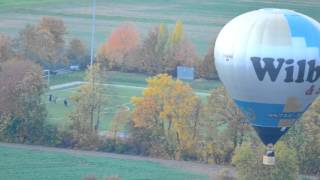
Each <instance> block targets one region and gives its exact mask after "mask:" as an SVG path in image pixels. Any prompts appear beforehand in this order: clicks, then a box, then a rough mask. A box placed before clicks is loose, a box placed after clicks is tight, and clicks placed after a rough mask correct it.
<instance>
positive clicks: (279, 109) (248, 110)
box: [235, 100, 302, 127]
mask: <svg viewBox="0 0 320 180" xmlns="http://www.w3.org/2000/svg"><path fill="white" fill-rule="evenodd" d="M235 102H236V104H237V106H238V107H239V108H240V109H241V110H242V112H243V113H244V114H245V115H246V117H247V118H248V121H249V122H250V124H252V125H255V126H265V127H279V123H280V120H282V119H288V120H292V119H298V118H299V117H300V116H301V115H302V113H301V112H283V110H284V107H285V105H284V104H267V103H256V102H246V101H239V100H235Z"/></svg>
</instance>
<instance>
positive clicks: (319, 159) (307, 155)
mask: <svg viewBox="0 0 320 180" xmlns="http://www.w3.org/2000/svg"><path fill="white" fill-rule="evenodd" d="M319 108H320V100H319V99H316V100H315V102H314V103H313V104H312V105H311V106H310V107H309V109H308V110H307V111H306V112H305V113H304V115H303V116H302V118H301V119H300V121H299V122H297V123H296V124H295V126H294V127H293V128H291V129H290V130H289V131H288V133H287V134H286V135H285V137H284V141H285V142H287V144H288V145H289V146H290V147H292V148H294V149H296V151H297V157H298V160H299V166H300V170H301V173H304V174H313V175H317V176H320V123H319V122H320V121H319V119H320V113H319Z"/></svg>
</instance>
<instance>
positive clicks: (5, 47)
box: [0, 34, 14, 63]
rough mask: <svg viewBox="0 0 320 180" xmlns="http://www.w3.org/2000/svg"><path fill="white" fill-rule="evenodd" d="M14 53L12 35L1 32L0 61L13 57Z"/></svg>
mask: <svg viewBox="0 0 320 180" xmlns="http://www.w3.org/2000/svg"><path fill="white" fill-rule="evenodd" d="M13 55H14V52H13V49H12V40H11V39H10V37H8V36H6V35H4V34H0V63H1V62H4V61H6V60H8V59H10V58H12V57H13Z"/></svg>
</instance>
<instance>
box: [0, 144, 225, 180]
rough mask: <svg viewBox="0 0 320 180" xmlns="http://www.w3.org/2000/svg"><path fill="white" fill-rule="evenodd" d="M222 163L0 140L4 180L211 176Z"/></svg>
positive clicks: (1, 170) (1, 169)
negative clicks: (17, 143)
mask: <svg viewBox="0 0 320 180" xmlns="http://www.w3.org/2000/svg"><path fill="white" fill-rule="evenodd" d="M221 169H222V167H221V166H216V165H204V164H199V163H192V162H180V161H170V160H160V159H152V158H144V157H138V156H129V155H118V154H111V153H99V152H88V151H77V150H65V149H57V148H47V147H41V146H28V145H15V144H6V143H0V179H8V180H9V179H10V180H18V179H24V180H29V179H30V180H31V179H46V180H49V179H64V180H73V179H74V180H79V179H81V178H83V177H85V176H88V175H96V176H97V177H98V178H100V179H102V178H103V177H105V176H115V175H117V176H119V177H120V178H121V179H140V180H141V179H183V180H188V179H207V178H208V177H212V176H215V175H216V173H218V171H219V170H221Z"/></svg>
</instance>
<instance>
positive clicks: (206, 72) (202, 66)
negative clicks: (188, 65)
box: [196, 41, 218, 79]
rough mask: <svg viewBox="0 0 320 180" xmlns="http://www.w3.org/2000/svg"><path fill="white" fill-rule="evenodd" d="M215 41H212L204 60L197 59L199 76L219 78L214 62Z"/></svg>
mask: <svg viewBox="0 0 320 180" xmlns="http://www.w3.org/2000/svg"><path fill="white" fill-rule="evenodd" d="M214 43H215V42H214V41H213V42H212V43H210V45H209V48H208V51H207V54H206V55H205V56H204V58H203V60H201V61H197V63H196V70H197V71H196V72H197V76H198V77H201V78H205V79H217V78H218V74H217V70H216V66H215V64H214Z"/></svg>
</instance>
